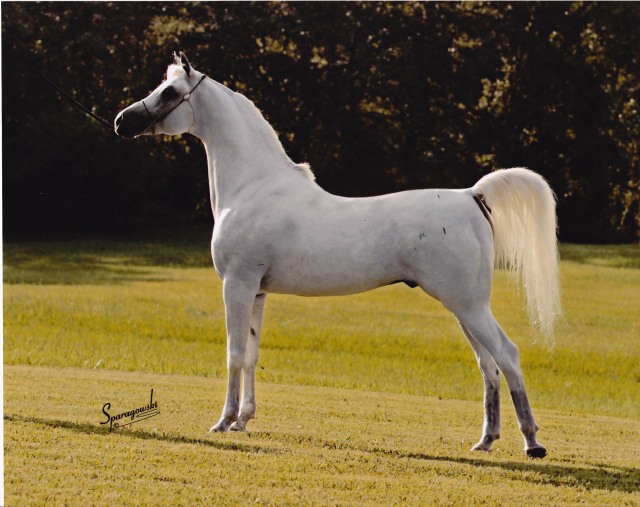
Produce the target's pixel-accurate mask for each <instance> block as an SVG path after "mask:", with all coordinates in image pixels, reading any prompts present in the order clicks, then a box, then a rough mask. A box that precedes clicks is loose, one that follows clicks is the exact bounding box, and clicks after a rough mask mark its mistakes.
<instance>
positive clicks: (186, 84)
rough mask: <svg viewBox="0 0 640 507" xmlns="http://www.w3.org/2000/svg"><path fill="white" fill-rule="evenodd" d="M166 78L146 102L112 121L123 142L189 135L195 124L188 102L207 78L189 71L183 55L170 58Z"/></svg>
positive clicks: (122, 113) (121, 113) (189, 67)
mask: <svg viewBox="0 0 640 507" xmlns="http://www.w3.org/2000/svg"><path fill="white" fill-rule="evenodd" d="M173 56H174V63H173V64H172V65H170V66H169V68H168V69H167V78H166V80H165V81H163V82H162V83H161V84H160V86H158V87H157V88H156V89H155V90H154V91H153V92H151V94H150V95H149V96H148V97H146V98H145V99H143V100H141V101H139V102H136V103H135V104H132V105H130V106H129V107H127V108H126V109H124V110H123V111H121V112H120V113H119V114H118V116H117V117H116V119H115V121H114V128H115V131H116V134H118V135H119V136H122V137H124V138H126V139H133V138H135V137H138V136H141V135H153V134H168V135H177V134H182V133H184V132H188V131H189V129H190V128H191V126H192V125H193V123H194V121H195V113H194V110H193V107H192V106H191V103H190V102H189V99H190V98H191V94H192V93H193V91H194V90H195V89H196V88H197V87H198V85H199V84H200V83H201V82H202V81H203V80H204V79H205V78H206V76H205V75H204V74H201V73H199V72H197V71H195V70H194V69H193V67H191V64H190V63H189V60H188V59H187V57H186V55H185V54H184V53H183V52H180V54H179V55H178V54H176V53H174V54H173Z"/></svg>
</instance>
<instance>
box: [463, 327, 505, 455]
mask: <svg viewBox="0 0 640 507" xmlns="http://www.w3.org/2000/svg"><path fill="white" fill-rule="evenodd" d="M458 323H459V324H460V328H461V329H462V332H463V333H464V335H465V336H466V337H467V340H469V343H470V344H471V347H472V348H473V352H474V353H475V355H476V359H477V361H478V366H479V367H480V372H481V373H482V378H483V380H484V423H483V425H482V437H481V438H480V440H479V441H478V443H477V444H476V445H474V446H473V447H472V448H471V450H472V451H486V452H490V451H491V445H492V444H493V442H495V441H496V440H498V439H499V438H500V370H499V369H498V365H496V362H495V361H494V360H493V357H491V354H489V352H488V351H487V349H485V348H484V347H483V346H482V345H480V343H479V342H478V341H477V340H476V339H475V338H474V337H473V336H472V335H471V333H470V332H469V330H468V329H467V328H466V327H465V326H464V324H462V323H461V322H458Z"/></svg>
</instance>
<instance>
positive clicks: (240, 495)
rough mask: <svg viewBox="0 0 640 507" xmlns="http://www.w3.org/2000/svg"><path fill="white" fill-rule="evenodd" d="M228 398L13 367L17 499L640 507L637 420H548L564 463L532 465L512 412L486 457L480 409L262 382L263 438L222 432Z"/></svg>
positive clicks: (9, 417)
mask: <svg viewBox="0 0 640 507" xmlns="http://www.w3.org/2000/svg"><path fill="white" fill-rule="evenodd" d="M152 388H153V389H154V400H156V401H157V402H158V408H159V410H160V414H159V415H158V416H157V417H154V418H152V419H148V420H145V421H142V422H140V423H137V424H136V425H134V426H131V427H130V428H129V429H119V430H114V431H113V432H111V433H109V432H108V430H107V429H106V427H105V426H101V425H100V424H99V423H100V421H103V420H104V414H103V413H102V406H103V404H104V403H106V402H110V403H111V406H112V408H113V410H112V413H118V412H119V411H125V410H128V409H130V408H135V407H136V406H140V405H142V404H143V403H146V402H147V400H148V398H149V392H150V389H152ZM224 389H225V382H224V381H223V380H220V379H211V378H204V377H197V376H181V375H157V374H140V373H121V372H110V371H106V370H93V369H71V368H63V369H59V368H48V367H28V366H8V367H6V368H5V405H4V407H5V420H4V424H5V471H6V472H5V473H6V476H5V488H6V502H7V503H6V504H7V505H119V504H123V503H125V504H128V505H132V504H141V505H247V504H257V505H503V506H518V507H521V506H522V505H532V506H533V505H540V506H543V505H544V506H548V505H577V504H582V503H584V504H586V505H598V506H607V505H610V506H622V505H637V504H638V502H640V470H639V465H640V458H639V457H638V456H640V439H638V438H637V435H638V433H639V432H640V422H639V421H637V420H629V419H618V418H610V417H594V416H576V415H568V414H565V413H562V412H557V411H549V410H540V411H539V414H538V419H539V421H540V422H541V423H542V424H543V425H544V429H543V433H544V440H543V441H544V443H545V444H547V446H548V447H549V449H551V450H552V452H551V454H550V455H549V456H548V457H547V458H545V459H544V460H529V459H527V458H525V457H524V454H523V453H522V450H521V442H522V440H521V437H520V435H519V432H518V429H517V426H516V424H515V417H514V413H513V409H512V408H511V406H510V404H508V403H506V404H504V407H503V408H504V412H505V417H504V419H505V421H504V428H503V432H502V435H503V436H502V439H501V440H499V441H498V442H496V444H495V445H494V451H493V452H492V453H491V454H485V453H481V454H478V453H472V452H470V451H469V447H470V445H471V444H472V441H473V439H474V438H475V437H477V436H478V432H479V429H480V424H481V419H482V416H481V409H480V406H479V404H478V403H473V402H468V401H456V400H438V399H437V398H432V397H431V398H430V397H417V396H410V395H400V394H388V393H380V392H363V391H354V390H345V389H333V388H318V387H308V386H291V385H284V384H265V383H261V384H259V385H258V394H259V396H260V398H261V399H262V400H263V401H262V403H261V411H260V412H259V414H258V417H257V419H256V420H255V421H254V422H253V428H254V429H253V430H252V431H251V433H250V434H237V433H228V434H224V435H219V434H211V435H210V434H208V433H206V429H207V428H206V426H207V424H208V423H211V422H212V421H214V420H215V419H216V418H217V416H218V412H219V410H220V408H221V400H222V398H223V396H224ZM211 400H214V402H213V403H211ZM516 442H517V444H516Z"/></svg>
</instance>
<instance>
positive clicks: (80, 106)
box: [6, 46, 113, 132]
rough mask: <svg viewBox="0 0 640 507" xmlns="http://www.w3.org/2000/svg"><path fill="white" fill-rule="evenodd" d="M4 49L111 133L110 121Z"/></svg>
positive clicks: (26, 62)
mask: <svg viewBox="0 0 640 507" xmlns="http://www.w3.org/2000/svg"><path fill="white" fill-rule="evenodd" d="M6 49H8V50H9V52H10V53H12V54H13V55H14V56H15V57H16V58H18V59H19V60H20V61H21V62H22V63H24V64H25V65H27V67H29V68H30V69H31V70H32V71H33V72H35V73H36V74H37V75H38V76H40V77H41V78H42V79H43V80H44V81H46V82H47V83H48V84H49V85H51V86H52V87H53V88H55V89H56V90H57V91H58V93H60V95H62V96H63V97H65V98H66V99H68V100H70V101H71V102H73V103H74V104H75V105H76V106H78V107H79V108H80V109H82V111H84V113H85V114H87V115H89V116H91V118H93V119H94V120H96V121H98V122H100V123H101V124H102V126H103V127H105V128H107V129H109V130H110V131H111V132H113V124H112V123H111V122H110V121H108V120H105V119H104V118H102V117H100V116H98V115H97V114H95V113H94V112H93V111H91V110H90V109H89V108H87V107H85V106H83V105H82V104H80V102H78V101H77V100H76V99H74V98H73V97H72V96H71V95H69V94H68V93H67V92H65V91H64V90H63V89H62V88H60V87H59V86H58V85H57V84H55V83H54V82H53V81H51V80H50V79H49V78H48V77H47V76H45V75H44V74H43V73H42V72H40V71H39V70H38V69H37V68H36V67H35V66H34V65H33V64H31V62H29V61H28V60H25V59H24V58H22V56H20V55H19V54H18V53H16V52H15V51H14V50H13V49H11V48H10V47H8V46H7V47H6Z"/></svg>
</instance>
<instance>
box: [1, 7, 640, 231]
mask: <svg viewBox="0 0 640 507" xmlns="http://www.w3.org/2000/svg"><path fill="white" fill-rule="evenodd" d="M638 26H640V5H639V4H637V3H635V2H630V3H609V2H607V3H604V2H603V3H600V2H584V3H583V2H571V3H569V2H549V3H547V2H544V3H530V2H514V3H507V2H499V3H492V2H488V3H485V2H463V3H450V2H442V3H440V2H430V3H414V2H402V3H395V2H344V3H343V2H310V3H296V2H294V3H288V2H274V3H270V2H269V3H268V2H258V3H235V2H230V3H224V2H223V3H219V2H214V3H199V2H186V3H161V2H153V3H142V2H140V3H138V2H135V3H128V2H113V3H109V2H107V3H93V2H79V3H75V2H73V3H66V2H63V3H57V2H56V3H46V2H45V3H22V2H12V3H6V2H3V4H2V121H3V139H2V143H3V144H2V158H3V171H2V172H3V225H4V231H5V235H8V236H10V235H12V234H32V235H35V234H43V233H60V232H74V233H78V232H82V233H85V232H110V231H118V230H131V229H133V230H139V229H141V228H149V227H154V228H156V227H165V226H177V225H183V224H190V223H197V222H206V221H209V222H210V221H211V210H210V205H209V202H208V182H207V172H206V159H205V154H204V149H203V148H202V147H201V145H200V144H199V142H198V141H197V140H195V139H193V138H191V137H190V136H178V137H174V138H163V137H159V138H150V137H145V138H141V139H138V140H136V141H133V142H131V141H124V140H120V139H119V138H117V137H116V136H115V135H114V134H113V133H112V132H110V131H108V130H106V129H103V128H102V126H101V125H100V124H99V123H97V122H95V121H94V120H92V119H90V118H89V117H87V116H85V115H83V113H82V112H81V111H80V110H79V109H77V108H76V107H75V106H74V105H72V104H71V103H70V102H68V101H67V100H65V99H64V98H62V97H61V96H60V94H58V93H57V92H55V91H54V90H53V89H52V88H51V87H50V86H49V85H48V84H47V83H46V82H44V81H43V80H42V79H41V78H40V77H38V76H37V75H36V74H35V73H34V72H33V70H32V69H31V68H30V67H29V66H28V65H27V64H25V62H24V61H23V59H24V60H27V61H28V62H30V63H31V64H32V65H34V66H35V67H36V68H38V69H39V70H40V71H41V72H42V73H43V74H45V75H47V76H48V77H49V78H51V80H53V81H55V82H56V83H57V84H58V85H59V86H60V87H61V88H63V89H64V90H66V91H68V92H69V93H70V94H71V95H73V96H74V97H75V98H76V99H77V100H78V101H80V102H81V103H83V104H84V105H88V106H90V107H92V108H93V110H94V112H96V113H97V114H98V115H100V116H102V117H104V118H107V119H109V120H112V119H113V118H114V117H115V115H116V114H117V112H118V111H119V110H121V109H122V108H124V107H125V106H126V105H128V104H130V103H131V102H133V101H136V100H139V99H141V98H143V97H144V96H146V95H147V94H148V93H149V92H150V91H151V90H152V89H154V88H155V87H156V86H157V85H158V84H159V83H160V81H161V79H162V77H163V73H164V72H165V70H166V66H167V65H168V64H169V63H170V62H171V54H172V52H173V51H177V50H182V51H184V52H185V53H186V54H187V56H188V57H189V59H190V61H191V62H192V63H193V64H194V66H195V67H196V68H198V69H199V70H201V71H203V72H205V73H207V74H208V75H209V76H210V77H212V78H213V79H215V80H217V81H219V82H222V83H224V84H225V85H227V86H229V87H230V88H232V89H233V90H236V91H239V92H241V93H243V94H244V95H246V96H247V97H248V98H250V99H251V100H253V101H254V102H255V103H256V105H257V106H258V107H259V108H260V109H261V110H262V111H263V113H264V114H265V116H266V117H267V119H268V121H269V122H270V123H271V124H272V125H273V126H274V128H275V129H276V131H277V132H278V133H279V136H280V139H281V141H282V143H283V145H284V147H285V149H286V151H287V152H288V153H289V155H290V156H291V158H292V159H293V160H294V161H296V162H303V161H306V162H309V163H311V166H312V169H313V170H314V173H315V174H316V177H317V181H318V183H319V184H320V185H322V186H323V187H324V188H326V189H327V190H329V191H331V192H334V193H338V194H342V195H348V196H365V195H373V194H379V193H386V192H394V191H400V190H405V189H412V188H424V187H452V188H461V187H467V186H471V185H473V184H474V183H475V181H477V180H478V179H479V178H480V177H481V176H482V175H483V174H485V173H487V172H489V171H491V170H492V169H494V168H500V167H515V166H525V167H529V168H530V169H533V170H535V171H537V172H539V173H541V174H542V175H543V176H544V177H546V178H547V179H548V180H549V181H550V183H551V185H552V187H553V189H554V191H555V192H556V195H557V197H558V214H559V224H560V237H561V239H562V240H564V241H572V242H589V243H599V242H637V241H638V240H639V239H640V152H639V149H638V147H639V146H638V145H639V143H640V116H639V115H638V103H637V102H638V100H639V97H640V94H639V93H638V91H639V87H640V68H639V58H640V50H638V48H640V40H639V39H640V32H639V31H638V29H637V27H638Z"/></svg>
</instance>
